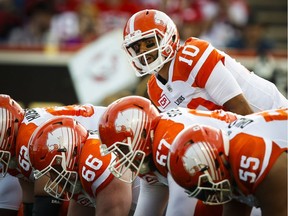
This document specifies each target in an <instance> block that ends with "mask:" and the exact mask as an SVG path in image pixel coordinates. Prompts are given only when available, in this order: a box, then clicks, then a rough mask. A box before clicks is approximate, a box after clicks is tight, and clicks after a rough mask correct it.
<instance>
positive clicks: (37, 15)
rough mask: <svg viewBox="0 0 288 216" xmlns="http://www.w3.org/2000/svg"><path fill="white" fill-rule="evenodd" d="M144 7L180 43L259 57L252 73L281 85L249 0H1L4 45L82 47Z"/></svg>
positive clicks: (0, 28) (271, 44) (269, 46)
mask: <svg viewBox="0 0 288 216" xmlns="http://www.w3.org/2000/svg"><path fill="white" fill-rule="evenodd" d="M145 8H155V9H158V10H162V11H164V12H165V13H166V14H168V15H169V16H170V17H171V18H172V19H173V21H174V22H175V23H176V25H177V27H178V30H179V33H180V38H181V39H182V40H186V39H187V38H188V37H190V36H194V37H198V38H201V39H204V40H207V41H209V42H211V43H212V44H213V45H214V46H215V47H216V48H221V49H223V48H228V49H230V50H231V49H233V48H235V49H237V50H250V51H252V52H254V53H256V54H257V55H258V56H259V59H258V60H257V62H256V63H255V68H251V69H252V70H254V72H255V73H258V74H259V75H261V76H263V77H264V78H266V79H268V80H270V81H273V82H277V80H275V79H276V76H275V74H276V75H277V73H278V74H279V72H277V71H275V63H273V58H271V57H270V55H269V53H270V51H273V50H274V48H275V46H274V44H275V43H274V41H271V40H269V39H267V38H266V37H265V34H264V33H263V32H265V28H266V26H265V25H264V24H263V23H259V22H257V20H256V19H255V17H254V15H255V13H254V12H253V10H252V8H251V7H250V6H249V3H248V1H247V0H108V1H107V0H0V45H5V46H13V47H39V46H40V47H41V46H46V45H49V44H53V45H57V46H60V47H73V46H74V47H75V46H76V47H81V46H83V45H85V44H88V43H90V42H91V41H93V40H95V39H97V38H98V37H100V36H101V35H103V34H105V33H107V32H109V31H111V30H113V29H115V28H119V29H123V27H124V25H125V23H126V21H127V20H128V18H129V17H130V16H131V15H132V14H134V13H135V12H137V11H139V10H142V9H145ZM280 73H282V72H280ZM285 73H286V72H285ZM284 76H285V74H284ZM278 77H279V76H278ZM280 77H281V78H280V80H283V79H282V78H283V73H282V75H281V76H280ZM284 86H286V83H284ZM284 88H286V87H284ZM283 90H284V91H285V92H286V89H283Z"/></svg>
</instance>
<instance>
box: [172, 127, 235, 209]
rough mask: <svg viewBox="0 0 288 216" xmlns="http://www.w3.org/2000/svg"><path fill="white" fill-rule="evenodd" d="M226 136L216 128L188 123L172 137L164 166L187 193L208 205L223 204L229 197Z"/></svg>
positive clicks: (230, 195) (227, 143) (230, 194)
mask: <svg viewBox="0 0 288 216" xmlns="http://www.w3.org/2000/svg"><path fill="white" fill-rule="evenodd" d="M226 138H227V137H226V136H225V134H224V132H222V131H221V130H219V129H214V128H211V127H209V126H204V125H203V126H200V125H191V126H188V127H187V128H185V129H184V130H182V131H181V132H180V133H179V134H178V135H177V137H176V138H175V139H174V141H173V143H172V145H171V148H170V152H169V155H168V169H169V172H170V173H171V175H172V177H173V179H174V180H175V181H176V182H177V183H178V184H179V185H180V186H181V187H183V188H184V189H185V191H186V193H187V194H188V196H189V197H195V198H197V199H199V200H202V201H203V202H204V203H205V204H209V205H220V204H224V203H227V202H229V201H230V200H231V199H232V189H231V185H230V173H229V170H228V168H227V161H228V158H227V154H228V153H227V149H228V147H225V146H226V145H229V142H228V140H227V139H226Z"/></svg>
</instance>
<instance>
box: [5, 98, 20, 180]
mask: <svg viewBox="0 0 288 216" xmlns="http://www.w3.org/2000/svg"><path fill="white" fill-rule="evenodd" d="M23 118H24V109H22V107H21V106H20V105H19V104H18V103H17V102H16V101H14V100H13V99H11V98H10V97H9V96H8V95H4V94H0V178H3V177H4V176H5V175H6V174H7V171H8V169H9V168H10V166H11V164H10V162H11V159H12V158H13V157H14V156H15V151H16V150H15V149H16V136H17V134H18V128H19V126H20V124H21V122H22V120H23Z"/></svg>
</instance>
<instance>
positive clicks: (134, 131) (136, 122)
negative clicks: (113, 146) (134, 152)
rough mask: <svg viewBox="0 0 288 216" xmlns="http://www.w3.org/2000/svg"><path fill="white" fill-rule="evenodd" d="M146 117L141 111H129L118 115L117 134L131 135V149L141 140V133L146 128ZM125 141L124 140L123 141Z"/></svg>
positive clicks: (132, 109) (116, 122)
mask: <svg viewBox="0 0 288 216" xmlns="http://www.w3.org/2000/svg"><path fill="white" fill-rule="evenodd" d="M145 118H146V115H145V114H144V113H143V111H141V110H139V109H134V108H131V109H127V110H124V111H123V112H120V113H118V116H117V119H116V121H115V129H116V131H117V132H119V133H120V132H123V131H124V132H129V133H130V134H131V139H132V143H131V147H132V148H133V146H134V145H135V144H137V143H138V142H139V141H140V139H141V132H142V130H143V127H144V123H145ZM123 141H124V140H123Z"/></svg>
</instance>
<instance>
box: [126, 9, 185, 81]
mask: <svg viewBox="0 0 288 216" xmlns="http://www.w3.org/2000/svg"><path fill="white" fill-rule="evenodd" d="M149 38H152V39H154V40H155V44H150V46H147V48H149V47H150V49H148V50H146V51H145V52H143V53H141V52H139V50H135V47H134V45H135V43H137V42H139V41H141V40H146V39H149ZM123 39H124V41H123V44H122V46H123V49H124V51H125V53H126V54H127V56H128V60H129V62H130V64H131V65H132V67H133V68H134V70H135V72H136V75H137V76H138V77H140V76H144V75H146V74H152V73H157V72H159V70H160V69H161V68H162V67H163V65H164V64H165V63H167V62H169V61H170V60H172V59H173V58H174V56H175V55H176V51H177V49H178V47H179V41H180V39H179V33H178V30H177V27H176V25H175V23H174V22H173V21H172V20H171V19H170V18H169V16H167V15H166V14H165V13H163V12H161V11H158V10H152V9H149V10H147V9H146V10H142V11H139V12H137V13H135V14H134V15H133V16H132V17H131V18H130V19H129V20H128V21H127V23H126V25H125V27H124V32H123ZM152 45H153V46H152ZM151 46H152V47H155V48H152V47H151ZM154 52H156V53H157V58H156V59H155V60H154V61H153V62H149V61H148V58H149V56H151V54H152V53H154Z"/></svg>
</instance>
